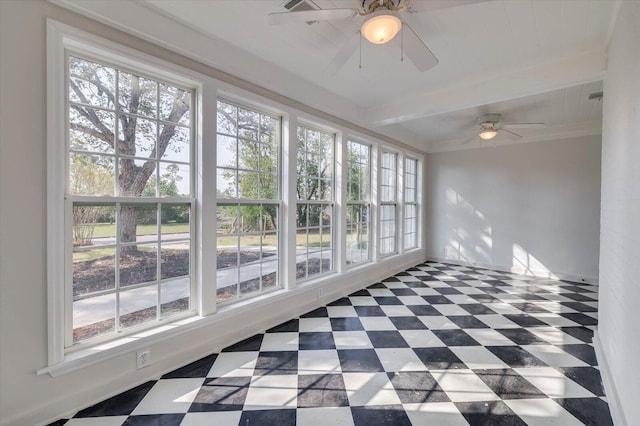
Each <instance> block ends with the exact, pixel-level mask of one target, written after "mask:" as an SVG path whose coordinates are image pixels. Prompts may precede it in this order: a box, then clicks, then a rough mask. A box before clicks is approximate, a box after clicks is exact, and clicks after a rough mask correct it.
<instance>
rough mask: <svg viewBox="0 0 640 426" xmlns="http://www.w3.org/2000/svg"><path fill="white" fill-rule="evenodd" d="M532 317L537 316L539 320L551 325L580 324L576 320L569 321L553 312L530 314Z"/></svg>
mask: <svg viewBox="0 0 640 426" xmlns="http://www.w3.org/2000/svg"><path fill="white" fill-rule="evenodd" d="M532 315H533V316H534V317H536V318H538V319H539V320H540V321H544V322H546V323H547V324H549V325H551V326H553V327H579V326H580V324H578V323H577V322H574V321H571V320H570V319H568V318H565V317H563V316H561V315H558V314H554V313H548V314H547V313H539V314H532Z"/></svg>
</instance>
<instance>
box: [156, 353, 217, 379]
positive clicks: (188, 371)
mask: <svg viewBox="0 0 640 426" xmlns="http://www.w3.org/2000/svg"><path fill="white" fill-rule="evenodd" d="M217 357H218V355H217V354H213V355H209V356H206V357H204V358H202V359H199V360H198V361H195V362H192V363H191V364H188V365H185V366H184V367H180V368H178V369H176V370H173V371H172V372H170V373H167V374H165V375H164V376H162V378H163V379H188V378H197V377H206V376H207V373H208V372H209V370H211V367H212V366H213V363H214V362H215V360H216V358H217Z"/></svg>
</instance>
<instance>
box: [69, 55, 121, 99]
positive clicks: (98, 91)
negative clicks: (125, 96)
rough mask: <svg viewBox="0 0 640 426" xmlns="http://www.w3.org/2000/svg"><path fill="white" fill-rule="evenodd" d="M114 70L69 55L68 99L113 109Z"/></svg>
mask: <svg viewBox="0 0 640 426" xmlns="http://www.w3.org/2000/svg"><path fill="white" fill-rule="evenodd" d="M115 82H116V71H115V70H114V69H113V68H111V67H107V66H105V65H101V64H97V63H95V62H90V61H87V60H85V59H79V58H76V57H73V56H70V57H69V100H70V101H72V102H79V103H83V104H88V105H93V106H98V107H101V108H106V109H110V110H113V109H114V108H115V93H116V91H115Z"/></svg>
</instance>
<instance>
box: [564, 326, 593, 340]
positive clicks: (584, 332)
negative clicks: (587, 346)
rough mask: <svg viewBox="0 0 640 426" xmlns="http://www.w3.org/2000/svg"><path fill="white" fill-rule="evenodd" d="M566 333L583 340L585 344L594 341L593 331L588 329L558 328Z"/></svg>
mask: <svg viewBox="0 0 640 426" xmlns="http://www.w3.org/2000/svg"><path fill="white" fill-rule="evenodd" d="M558 328H559V329H560V330H562V331H563V332H564V333H567V334H568V335H570V336H572V337H575V338H576V339H579V340H582V341H583V342H585V343H591V342H592V341H593V330H591V329H590V328H587V327H558Z"/></svg>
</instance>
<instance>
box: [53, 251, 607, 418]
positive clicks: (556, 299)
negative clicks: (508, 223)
mask: <svg viewBox="0 0 640 426" xmlns="http://www.w3.org/2000/svg"><path fill="white" fill-rule="evenodd" d="M596 324H597V289H596V288H595V287H593V286H590V285H583V284H576V283H570V282H564V281H552V280H543V279H534V278H531V277H523V276H519V275H513V274H508V273H504V272H495V271H490V270H485V269H479V268H470V267H462V266H456V265H449V264H440V263H433V262H427V263H423V264H420V265H418V266H416V267H414V268H410V269H408V270H407V271H405V272H402V273H399V274H397V275H396V276H394V277H390V278H388V279H386V280H384V281H383V282H379V283H375V284H372V285H370V286H369V287H367V288H366V289H363V290H360V291H357V292H355V293H353V294H351V295H349V296H348V297H345V298H342V299H339V300H336V301H334V302H333V303H330V304H329V305H327V306H325V307H321V308H319V309H316V310H314V311H312V312H308V313H307V314H305V315H302V316H301V317H300V318H296V319H292V320H290V321H288V322H285V323H283V324H280V325H278V326H277V327H274V328H272V329H270V330H267V331H266V332H265V333H263V334H257V335H255V336H253V337H251V338H249V339H247V340H244V341H242V342H239V343H237V344H235V345H233V346H230V347H228V348H226V349H224V350H223V351H222V352H221V353H220V354H213V355H210V356H208V357H206V358H203V359H201V360H199V361H197V362H194V363H192V364H190V365H187V366H185V367H182V368H179V369H177V370H175V371H173V372H171V373H168V374H166V375H164V376H162V377H161V378H160V379H159V380H153V381H150V382H148V383H145V384H143V385H140V386H138V387H136V388H134V389H131V390H129V391H127V392H124V393H123V394H121V395H118V396H115V397H113V398H111V399H108V400H106V401H104V402H101V403H99V404H97V405H95V406H93V407H89V408H87V409H84V410H82V411H80V412H78V413H77V414H76V415H75V416H74V418H72V419H69V420H66V419H63V420H60V421H58V422H56V423H54V424H65V425H68V426H76V425H123V424H125V425H178V424H180V425H190V426H193V425H236V424H239V425H243V426H246V425H261V426H264V425H278V426H283V425H294V424H299V425H331V426H337V425H366V426H374V425H383V424H384V425H395V426H398V425H410V424H414V425H439V426H443V425H449V426H452V425H467V424H471V425H492V426H496V425H512V426H516V425H532V426H537V425H540V426H541V425H562V426H570V425H583V424H586V425H597V426H606V425H612V421H611V417H610V414H609V408H608V405H607V402H606V399H605V398H604V392H603V388H602V382H601V378H600V372H599V370H598V367H597V365H596V358H595V354H594V350H593V346H592V344H591V339H592V336H593V329H594V328H595V326H596Z"/></svg>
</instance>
